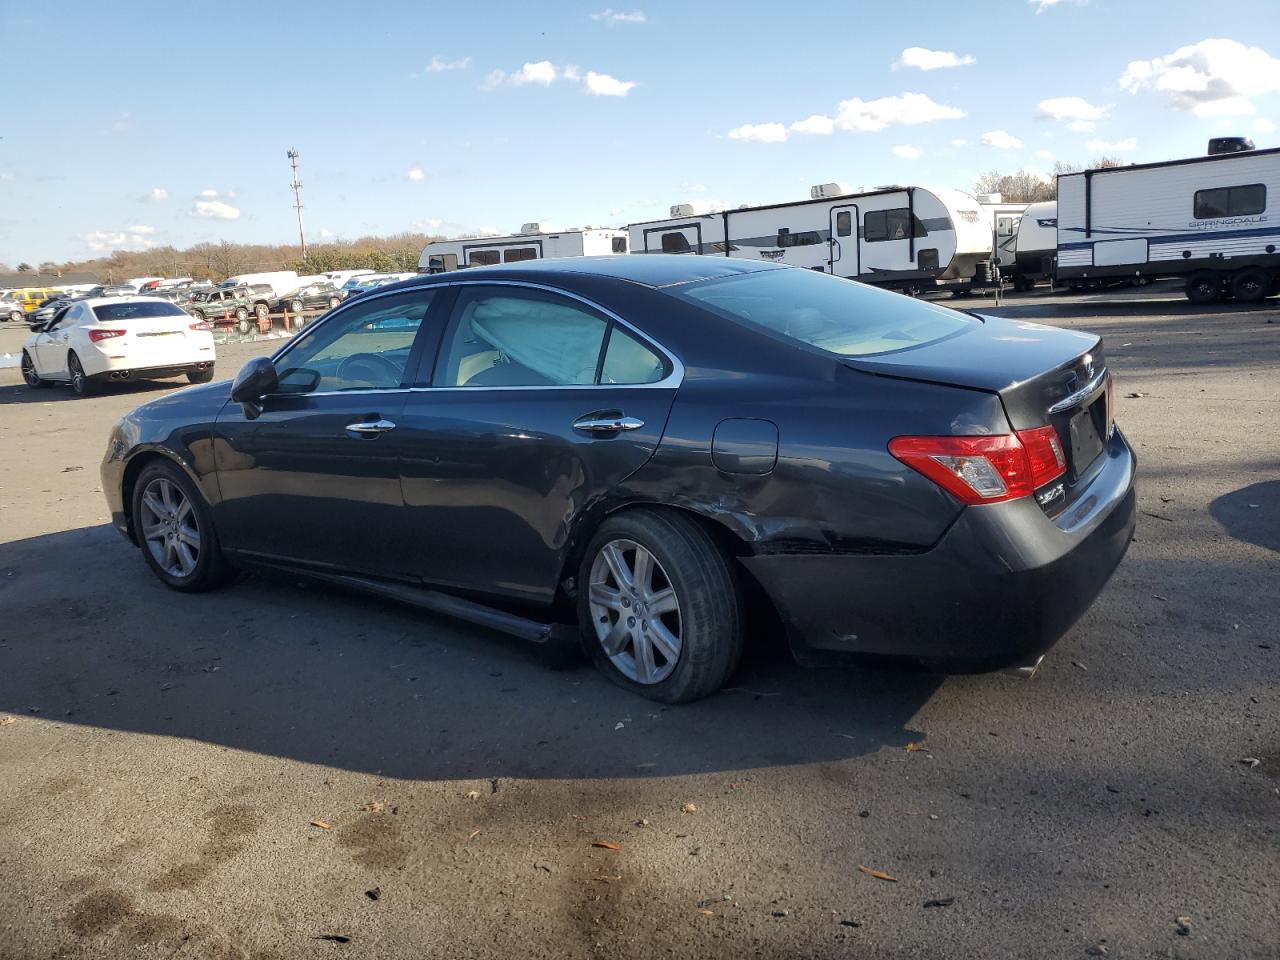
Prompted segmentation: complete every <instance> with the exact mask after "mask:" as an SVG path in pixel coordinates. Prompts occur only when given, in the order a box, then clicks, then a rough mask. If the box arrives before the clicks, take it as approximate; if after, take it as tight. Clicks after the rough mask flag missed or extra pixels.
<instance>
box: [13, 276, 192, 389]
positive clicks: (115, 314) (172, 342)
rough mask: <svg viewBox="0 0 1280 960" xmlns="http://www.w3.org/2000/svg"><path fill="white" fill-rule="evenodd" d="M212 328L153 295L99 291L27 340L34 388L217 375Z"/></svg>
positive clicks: (25, 361)
mask: <svg viewBox="0 0 1280 960" xmlns="http://www.w3.org/2000/svg"><path fill="white" fill-rule="evenodd" d="M214 357H215V354H214V347H213V335H212V333H210V326H209V324H208V323H205V322H202V321H200V322H193V321H192V319H191V317H189V316H187V314H186V313H184V312H183V311H182V310H179V309H178V308H177V307H176V306H174V305H173V304H171V303H167V302H166V301H164V300H159V299H157V298H155V297H95V298H92V299H86V300H77V301H75V302H74V303H70V304H68V305H67V306H66V307H64V308H63V309H62V310H61V311H60V312H59V313H58V314H56V315H55V316H54V318H53V319H52V320H51V321H50V322H49V323H48V324H47V325H46V326H45V328H44V329H43V330H42V331H40V332H39V333H36V334H34V335H33V336H31V337H30V338H29V339H28V340H27V342H26V343H24V344H23V346H22V361H21V363H22V377H23V379H24V380H26V382H27V386H29V387H32V388H33V389H38V388H40V387H45V386H48V385H49V384H51V383H70V384H71V388H72V389H73V390H75V392H76V393H77V394H79V395H80V396H82V397H83V396H87V395H89V394H91V393H94V392H95V391H96V390H97V389H98V388H99V387H101V386H102V385H103V384H106V383H108V382H113V381H121V380H129V379H134V378H139V379H151V378H160V377H176V376H181V375H183V374H185V375H186V377H187V379H188V380H190V381H191V382H192V383H208V382H209V381H210V380H212V379H213V364H214Z"/></svg>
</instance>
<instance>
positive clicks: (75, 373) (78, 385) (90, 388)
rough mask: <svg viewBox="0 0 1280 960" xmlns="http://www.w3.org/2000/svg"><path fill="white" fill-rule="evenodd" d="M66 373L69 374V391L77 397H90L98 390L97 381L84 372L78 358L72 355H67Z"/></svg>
mask: <svg viewBox="0 0 1280 960" xmlns="http://www.w3.org/2000/svg"><path fill="white" fill-rule="evenodd" d="M67 372H68V373H70V374H71V389H72V390H74V391H75V392H76V396H77V397H90V396H93V394H94V393H96V392H97V390H98V381H96V380H95V379H94V378H93V377H91V376H89V375H88V374H87V373H85V372H84V366H83V365H82V364H81V363H80V358H79V357H77V356H76V355H75V354H74V353H71V354H68V355H67Z"/></svg>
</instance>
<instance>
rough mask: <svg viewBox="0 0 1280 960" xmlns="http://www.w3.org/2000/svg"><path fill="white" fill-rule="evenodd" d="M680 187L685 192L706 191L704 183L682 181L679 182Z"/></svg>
mask: <svg viewBox="0 0 1280 960" xmlns="http://www.w3.org/2000/svg"><path fill="white" fill-rule="evenodd" d="M680 189H681V190H683V191H684V192H685V193H706V192H707V187H706V184H702V183H682V184H680Z"/></svg>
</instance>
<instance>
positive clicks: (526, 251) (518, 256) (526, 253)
mask: <svg viewBox="0 0 1280 960" xmlns="http://www.w3.org/2000/svg"><path fill="white" fill-rule="evenodd" d="M537 259H538V251H537V250H535V249H534V248H533V247H515V248H514V249H512V250H505V251H503V254H502V262H503V263H519V262H520V261H521V260H537ZM495 262H496V261H495Z"/></svg>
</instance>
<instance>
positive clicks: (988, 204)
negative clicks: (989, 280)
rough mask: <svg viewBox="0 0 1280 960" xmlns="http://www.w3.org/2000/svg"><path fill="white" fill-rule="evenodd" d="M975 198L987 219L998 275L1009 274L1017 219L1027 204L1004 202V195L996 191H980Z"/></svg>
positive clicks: (1010, 272)
mask: <svg viewBox="0 0 1280 960" xmlns="http://www.w3.org/2000/svg"><path fill="white" fill-rule="evenodd" d="M975 199H976V200H977V201H978V206H980V207H982V211H983V213H985V214H986V215H987V217H988V220H989V228H990V230H991V236H992V241H991V249H992V252H993V253H994V254H995V260H996V265H997V266H998V267H999V268H1000V276H1002V277H1007V276H1011V275H1012V274H1013V272H1014V269H1013V263H1014V259H1015V254H1014V250H1013V245H1014V237H1015V236H1016V235H1017V232H1018V221H1020V220H1021V219H1022V212H1023V211H1024V210H1026V209H1027V206H1028V205H1027V204H1025V203H1005V201H1004V197H1002V196H1001V195H1000V194H998V193H980V194H978V195H977V197H975Z"/></svg>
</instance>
